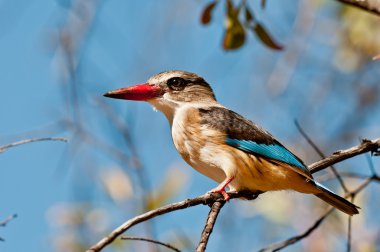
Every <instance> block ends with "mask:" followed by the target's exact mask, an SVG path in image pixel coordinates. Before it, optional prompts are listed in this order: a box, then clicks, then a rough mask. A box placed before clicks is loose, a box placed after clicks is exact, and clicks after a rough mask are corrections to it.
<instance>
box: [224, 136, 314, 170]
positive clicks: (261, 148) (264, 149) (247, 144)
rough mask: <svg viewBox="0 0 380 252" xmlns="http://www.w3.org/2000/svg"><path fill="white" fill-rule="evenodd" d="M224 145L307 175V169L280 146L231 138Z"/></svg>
mask: <svg viewBox="0 0 380 252" xmlns="http://www.w3.org/2000/svg"><path fill="white" fill-rule="evenodd" d="M226 143H227V144H228V145H230V146H233V147H235V148H238V149H240V150H242V151H245V152H248V153H252V154H258V155H261V156H264V157H268V158H271V159H274V160H278V161H281V162H284V163H286V164H289V165H292V166H295V167H297V168H300V169H301V170H303V171H305V172H307V173H309V171H308V169H307V167H306V166H305V165H304V164H303V163H302V162H301V161H300V160H299V159H298V158H297V157H296V156H295V155H294V154H293V153H291V152H290V151H289V150H287V149H286V148H285V147H283V146H281V145H277V144H264V143H256V142H254V141H247V140H238V139H232V138H227V139H226Z"/></svg>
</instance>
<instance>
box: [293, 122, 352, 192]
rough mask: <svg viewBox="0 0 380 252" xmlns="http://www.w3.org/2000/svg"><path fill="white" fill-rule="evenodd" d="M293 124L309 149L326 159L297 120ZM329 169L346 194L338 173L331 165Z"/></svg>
mask: <svg viewBox="0 0 380 252" xmlns="http://www.w3.org/2000/svg"><path fill="white" fill-rule="evenodd" d="M294 124H295V125H296V127H297V129H298V131H299V132H300V133H301V135H302V136H303V137H304V138H305V139H306V141H307V142H308V143H309V144H310V145H311V147H313V149H314V150H315V151H316V152H317V153H318V155H319V156H320V157H321V158H326V156H325V154H323V152H322V151H321V149H319V148H318V146H317V145H316V144H315V143H314V141H313V140H311V138H310V137H309V135H308V134H306V132H305V131H304V130H303V128H302V127H301V125H300V124H299V123H298V121H297V120H294ZM330 168H331V171H332V172H333V173H334V175H335V177H336V178H337V179H338V181H339V183H340V185H341V187H342V188H343V191H344V192H345V193H346V192H348V189H347V187H346V185H345V184H344V182H343V179H342V177H341V176H340V175H339V172H338V171H337V170H336V168H335V167H334V166H333V165H331V166H330Z"/></svg>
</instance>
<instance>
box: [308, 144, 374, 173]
mask: <svg viewBox="0 0 380 252" xmlns="http://www.w3.org/2000/svg"><path fill="white" fill-rule="evenodd" d="M366 152H371V153H372V154H374V155H380V138H377V139H374V140H367V139H363V140H362V143H361V144H359V145H357V146H355V147H352V148H349V149H346V150H340V151H336V152H334V153H333V154H332V155H331V156H329V157H327V158H325V159H322V160H320V161H318V162H315V163H313V164H311V165H309V170H310V172H311V173H315V172H318V171H321V170H323V169H325V168H327V167H329V166H331V165H333V164H336V163H338V162H341V161H343V160H346V159H348V158H351V157H354V156H357V155H360V154H363V153H366Z"/></svg>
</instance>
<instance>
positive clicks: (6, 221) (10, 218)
mask: <svg viewBox="0 0 380 252" xmlns="http://www.w3.org/2000/svg"><path fill="white" fill-rule="evenodd" d="M15 218H17V214H12V215H9V216H8V217H7V218H6V219H5V220H3V221H1V222H0V227H5V226H6V225H7V224H8V223H9V222H11V221H12V220H13V219H15Z"/></svg>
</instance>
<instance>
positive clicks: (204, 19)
mask: <svg viewBox="0 0 380 252" xmlns="http://www.w3.org/2000/svg"><path fill="white" fill-rule="evenodd" d="M217 3H218V2H217V1H213V2H211V3H209V4H208V5H207V6H206V8H204V10H203V13H202V16H201V23H202V24H204V25H206V24H209V23H210V22H211V18H212V16H211V14H212V11H213V10H214V8H215V6H216V4H217Z"/></svg>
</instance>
